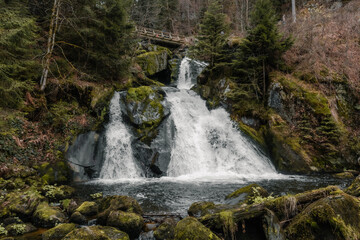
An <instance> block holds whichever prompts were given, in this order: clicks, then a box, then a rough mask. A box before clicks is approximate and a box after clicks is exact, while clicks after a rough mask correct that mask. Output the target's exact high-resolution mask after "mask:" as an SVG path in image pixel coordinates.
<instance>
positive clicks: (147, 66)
mask: <svg viewBox="0 0 360 240" xmlns="http://www.w3.org/2000/svg"><path fill="white" fill-rule="evenodd" d="M151 50H152V51H149V52H145V53H143V54H140V55H138V56H137V57H136V62H137V63H138V64H139V65H140V66H141V68H142V70H143V71H144V73H145V75H146V76H148V77H150V76H153V75H155V74H156V73H160V72H162V71H164V70H166V69H167V68H168V59H170V57H171V55H172V54H171V51H170V50H169V49H167V48H164V47H160V46H154V48H153V49H151Z"/></svg>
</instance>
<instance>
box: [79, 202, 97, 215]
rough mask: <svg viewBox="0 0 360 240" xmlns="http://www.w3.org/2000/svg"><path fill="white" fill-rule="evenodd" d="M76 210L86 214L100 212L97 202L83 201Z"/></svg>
mask: <svg viewBox="0 0 360 240" xmlns="http://www.w3.org/2000/svg"><path fill="white" fill-rule="evenodd" d="M75 211H76V212H79V213H81V214H82V215H84V216H94V215H96V214H97V213H98V205H97V204H96V202H83V203H82V204H81V205H80V207H78V208H77V209H76V210H75Z"/></svg>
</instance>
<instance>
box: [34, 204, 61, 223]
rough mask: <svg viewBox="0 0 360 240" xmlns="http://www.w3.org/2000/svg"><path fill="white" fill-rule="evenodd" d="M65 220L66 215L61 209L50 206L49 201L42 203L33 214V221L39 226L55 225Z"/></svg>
mask: <svg viewBox="0 0 360 240" xmlns="http://www.w3.org/2000/svg"><path fill="white" fill-rule="evenodd" d="M65 220H66V217H65V215H64V213H62V211H61V209H60V208H56V207H50V206H49V204H48V203H47V202H42V203H40V204H39V205H38V206H37V208H36V210H35V212H34V214H33V222H34V223H35V224H36V225H37V226H39V227H46V228H47V227H54V226H55V225H56V224H58V223H63V222H65Z"/></svg>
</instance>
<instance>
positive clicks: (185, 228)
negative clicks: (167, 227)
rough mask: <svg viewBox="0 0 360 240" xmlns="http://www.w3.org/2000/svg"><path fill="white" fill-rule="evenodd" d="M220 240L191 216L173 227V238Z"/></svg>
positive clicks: (178, 239)
mask: <svg viewBox="0 0 360 240" xmlns="http://www.w3.org/2000/svg"><path fill="white" fill-rule="evenodd" d="M183 239H187V240H220V238H219V237H218V236H216V235H215V234H214V233H213V232H211V231H210V229H208V228H206V227H205V226H204V225H203V224H201V223H200V222H199V221H197V220H196V219H195V218H193V217H187V218H184V219H183V220H181V221H180V222H178V224H177V225H176V227H175V240H183Z"/></svg>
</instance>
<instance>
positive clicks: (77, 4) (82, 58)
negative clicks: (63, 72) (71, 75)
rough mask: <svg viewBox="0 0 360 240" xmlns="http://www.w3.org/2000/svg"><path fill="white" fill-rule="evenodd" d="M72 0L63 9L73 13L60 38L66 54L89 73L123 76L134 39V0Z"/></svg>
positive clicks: (62, 28) (94, 75) (93, 74)
mask: <svg viewBox="0 0 360 240" xmlns="http://www.w3.org/2000/svg"><path fill="white" fill-rule="evenodd" d="M70 4H71V6H67V7H66V6H65V7H64V10H63V11H64V12H66V13H67V12H69V13H72V14H70V15H68V16H67V17H66V19H65V20H66V24H65V26H62V27H61V29H60V31H59V34H58V39H57V41H59V42H60V43H61V44H62V45H61V47H62V50H64V52H65V55H66V58H67V59H69V60H70V62H71V63H72V64H73V65H74V66H75V67H76V68H77V69H79V70H81V71H82V72H84V73H87V74H88V75H87V76H90V75H91V76H92V77H93V78H95V79H96V78H97V79H109V80H117V79H119V77H121V75H122V73H123V72H124V71H126V70H127V68H128V64H129V59H128V58H126V55H127V53H129V51H130V49H131V44H132V43H133V40H134V38H133V36H132V33H133V25H132V24H131V23H130V22H129V19H128V13H127V11H128V10H129V9H128V8H129V6H130V1H123V0H104V1H97V0H90V1H84V0H76V1H72V2H71V3H70ZM72 11H74V12H72ZM59 54H60V53H59Z"/></svg>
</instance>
